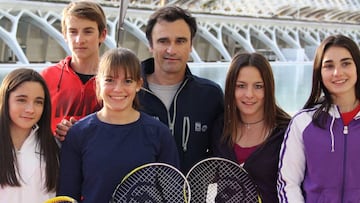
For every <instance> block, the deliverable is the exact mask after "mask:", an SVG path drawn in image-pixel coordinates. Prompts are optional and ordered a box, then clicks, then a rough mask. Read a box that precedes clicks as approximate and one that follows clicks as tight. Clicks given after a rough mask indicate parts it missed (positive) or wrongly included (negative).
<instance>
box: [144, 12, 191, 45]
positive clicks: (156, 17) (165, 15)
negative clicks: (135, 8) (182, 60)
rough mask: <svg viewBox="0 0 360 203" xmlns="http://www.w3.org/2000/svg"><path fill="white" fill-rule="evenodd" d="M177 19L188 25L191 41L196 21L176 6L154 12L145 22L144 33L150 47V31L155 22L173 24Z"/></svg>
mask: <svg viewBox="0 0 360 203" xmlns="http://www.w3.org/2000/svg"><path fill="white" fill-rule="evenodd" d="M179 19H183V20H184V21H185V22H186V24H188V26H189V28H190V33H191V40H193V39H194V36H195V34H196V30H197V24H196V19H195V18H194V17H192V16H191V14H190V12H188V11H187V10H184V9H182V8H180V7H178V6H165V7H162V8H160V9H159V10H157V11H155V13H153V14H152V15H151V16H150V18H149V20H148V22H147V25H146V29H145V33H146V38H147V40H148V41H149V45H150V47H152V45H153V41H152V30H153V28H154V26H155V24H156V23H157V22H159V21H161V20H165V21H167V22H174V21H176V20H179Z"/></svg>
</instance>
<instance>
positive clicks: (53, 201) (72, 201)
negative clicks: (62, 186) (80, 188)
mask: <svg viewBox="0 0 360 203" xmlns="http://www.w3.org/2000/svg"><path fill="white" fill-rule="evenodd" d="M60 202H68V203H77V201H76V200H75V199H73V198H71V197H68V196H57V197H53V198H51V199H48V200H46V201H45V202H44V203H60Z"/></svg>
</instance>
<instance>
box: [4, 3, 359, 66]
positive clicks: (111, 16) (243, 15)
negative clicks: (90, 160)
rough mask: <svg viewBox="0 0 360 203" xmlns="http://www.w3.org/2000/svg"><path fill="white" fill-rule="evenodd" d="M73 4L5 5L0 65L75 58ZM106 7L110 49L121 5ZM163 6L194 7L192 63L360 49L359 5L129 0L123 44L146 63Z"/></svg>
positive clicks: (296, 56) (307, 57) (307, 56)
mask: <svg viewBox="0 0 360 203" xmlns="http://www.w3.org/2000/svg"><path fill="white" fill-rule="evenodd" d="M67 2H68V1H65V2H63V3H61V2H57V3H48V2H39V1H1V0H0V62H1V63H6V62H17V63H25V64H26V63H33V62H48V61H49V62H55V61H58V60H60V59H61V58H63V57H64V56H65V55H68V54H70V51H69V49H68V47H67V45H66V43H65V41H64V39H63V37H62V35H61V33H60V19H61V10H62V8H63V7H64V6H65V5H66V4H67ZM100 2H101V3H102V4H103V7H104V10H105V13H106V15H107V19H108V20H107V21H108V30H109V33H108V37H107V38H106V41H105V46H103V47H102V51H104V50H105V49H109V48H113V47H116V45H117V42H116V39H117V23H118V19H119V18H118V16H119V8H118V5H119V2H116V1H100ZM163 2H165V3H166V4H172V5H179V6H182V7H183V8H186V9H189V10H191V11H192V13H193V14H194V16H195V17H196V18H197V21H198V26H199V29H198V30H199V31H198V34H197V36H196V37H195V39H194V49H193V52H192V55H191V58H192V61H193V62H209V61H230V60H231V56H232V55H234V53H235V52H238V51H249V52H254V51H257V52H261V53H263V54H264V55H266V56H267V57H268V58H269V60H276V61H310V60H312V58H313V53H314V50H315V48H316V46H317V45H318V44H319V43H320V42H321V40H322V39H323V38H324V37H326V36H328V35H330V34H335V33H342V34H345V35H348V36H350V37H351V38H352V39H354V40H355V41H356V42H357V43H358V44H360V25H359V24H360V21H359V18H360V13H359V9H360V6H359V1H358V0H357V1H355V0H317V1H310V0H296V1H294V0H273V1H266V0H170V1H162V0H157V1H150V0H138V1H131V0H130V4H129V9H128V10H127V13H126V18H125V22H124V28H125V32H124V35H123V37H122V39H121V45H122V46H124V47H127V48H130V49H132V50H134V51H135V52H136V53H137V54H138V56H139V57H140V58H141V59H144V58H146V57H149V56H150V53H149V52H148V49H147V40H146V38H145V34H144V28H145V25H146V21H147V18H148V16H149V15H150V14H151V13H152V12H153V10H154V9H156V8H157V7H160V6H161V5H162V3H163ZM270 2H271V3H270ZM345 19H347V20H345ZM343 21H345V22H343Z"/></svg>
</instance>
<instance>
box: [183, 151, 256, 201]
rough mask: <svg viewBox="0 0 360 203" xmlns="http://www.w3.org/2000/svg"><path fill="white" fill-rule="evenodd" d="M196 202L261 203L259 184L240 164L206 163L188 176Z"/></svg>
mask: <svg viewBox="0 0 360 203" xmlns="http://www.w3.org/2000/svg"><path fill="white" fill-rule="evenodd" d="M186 179H187V180H188V182H189V184H190V188H191V193H192V201H193V202H207V203H217V202H219V203H220V202H221V203H239V202H242V203H254V202H261V200H260V198H259V196H258V193H257V188H256V185H255V183H254V182H253V181H252V179H251V178H250V176H249V175H248V173H247V172H246V171H245V170H244V169H243V168H242V167H241V166H240V165H239V164H237V163H235V162H233V161H231V160H228V159H224V158H219V157H212V158H207V159H204V160H202V161H200V162H198V163H197V164H195V165H194V166H193V167H192V168H191V169H190V171H189V172H188V173H187V175H186Z"/></svg>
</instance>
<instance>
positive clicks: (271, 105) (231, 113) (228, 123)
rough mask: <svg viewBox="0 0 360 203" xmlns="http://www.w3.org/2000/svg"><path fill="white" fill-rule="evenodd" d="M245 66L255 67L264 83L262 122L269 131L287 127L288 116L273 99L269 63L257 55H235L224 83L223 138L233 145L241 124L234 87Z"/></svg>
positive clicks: (272, 83) (273, 85)
mask: <svg viewBox="0 0 360 203" xmlns="http://www.w3.org/2000/svg"><path fill="white" fill-rule="evenodd" d="M245 66H253V67H255V68H256V69H257V70H258V71H259V72H260V75H261V78H262V79H263V81H264V89H265V90H264V91H265V96H264V122H265V126H266V127H267V128H268V129H269V130H271V129H273V128H275V127H276V126H284V125H287V124H288V122H289V120H290V116H289V115H288V114H287V113H286V112H285V111H284V110H282V109H281V108H280V107H279V106H278V105H277V104H276V99H275V82H274V76H273V73H272V69H271V66H270V63H269V62H268V61H267V60H266V58H265V57H264V56H262V55H261V54H258V53H237V54H236V55H235V56H234V57H233V59H232V61H231V63H230V67H229V70H228V73H227V76H226V82H225V112H224V129H223V138H224V139H225V140H227V141H228V142H229V144H230V145H233V144H234V143H235V140H236V136H237V124H238V123H239V122H241V117H240V111H239V109H238V108H237V106H236V99H235V87H236V80H237V78H238V75H239V72H240V70H241V69H242V68H243V67H245Z"/></svg>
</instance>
